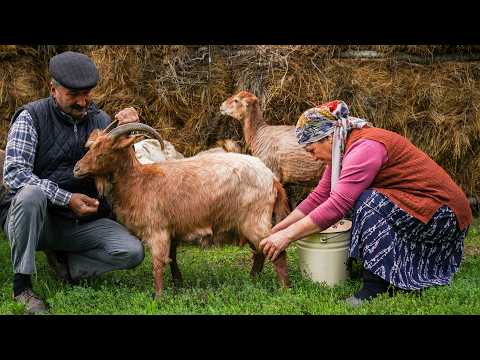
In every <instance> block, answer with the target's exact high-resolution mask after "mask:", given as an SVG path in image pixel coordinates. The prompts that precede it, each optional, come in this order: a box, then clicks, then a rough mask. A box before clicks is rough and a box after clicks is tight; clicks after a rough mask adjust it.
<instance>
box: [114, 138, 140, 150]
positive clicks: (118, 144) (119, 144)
mask: <svg viewBox="0 0 480 360" xmlns="http://www.w3.org/2000/svg"><path fill="white" fill-rule="evenodd" d="M144 137H145V135H143V134H140V135H131V136H127V137H124V136H121V137H119V138H118V139H117V141H115V144H113V146H112V148H113V149H114V150H118V149H124V148H126V147H129V146H131V145H132V144H133V143H134V142H136V141H138V140H139V139H143V138H144Z"/></svg>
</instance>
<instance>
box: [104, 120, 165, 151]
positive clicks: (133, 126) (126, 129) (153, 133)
mask: <svg viewBox="0 0 480 360" xmlns="http://www.w3.org/2000/svg"><path fill="white" fill-rule="evenodd" d="M132 131H141V132H144V133H146V134H147V135H150V137H153V138H154V139H157V140H158V141H159V142H160V147H161V148H162V150H165V144H164V143H163V139H162V137H161V136H160V134H159V133H158V132H157V130H155V129H154V128H152V127H150V126H148V125H146V124H141V123H130V124H124V125H120V126H118V127H116V128H115V129H113V130H111V131H110V132H109V133H108V135H109V136H110V137H111V138H112V139H113V140H115V139H116V138H118V137H119V136H121V135H124V134H128V133H130V132H132Z"/></svg>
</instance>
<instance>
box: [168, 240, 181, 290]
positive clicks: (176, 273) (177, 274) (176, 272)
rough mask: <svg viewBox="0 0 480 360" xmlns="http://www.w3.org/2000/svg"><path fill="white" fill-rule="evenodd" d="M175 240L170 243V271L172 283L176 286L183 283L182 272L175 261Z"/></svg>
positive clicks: (176, 243)
mask: <svg viewBox="0 0 480 360" xmlns="http://www.w3.org/2000/svg"><path fill="white" fill-rule="evenodd" d="M177 245H178V242H177V241H175V240H174V241H172V243H171V245H170V259H171V262H170V271H171V272H172V279H173V284H174V285H175V286H176V287H180V286H182V284H183V279H182V273H181V271H180V268H179V267H178V263H177Z"/></svg>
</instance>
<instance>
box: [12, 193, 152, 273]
mask: <svg viewBox="0 0 480 360" xmlns="http://www.w3.org/2000/svg"><path fill="white" fill-rule="evenodd" d="M47 201H48V200H47V197H46V195H45V194H44V193H43V191H42V190H41V189H40V188H39V187H37V186H35V185H26V186H25V187H23V188H22V189H21V190H20V191H19V192H18V193H17V194H16V195H15V197H14V198H13V199H12V203H11V205H10V208H9V210H8V214H7V220H6V222H5V226H4V230H5V234H6V235H7V238H8V240H9V241H10V246H11V250H12V251H11V258H12V265H13V271H14V273H20V274H32V273H35V272H36V267H35V252H36V251H37V250H54V251H65V252H66V253H67V254H68V265H69V270H70V274H71V276H72V279H75V280H76V279H82V278H88V277H91V276H96V275H100V274H102V273H105V272H107V271H112V270H119V269H129V268H133V267H135V266H137V265H138V264H140V263H141V262H142V260H143V257H144V251H143V245H142V243H141V242H140V241H139V240H138V238H136V237H135V236H133V235H131V234H130V233H129V232H128V230H127V229H126V228H125V227H124V226H122V225H120V224H119V223H117V222H115V221H113V220H110V219H107V218H102V219H98V220H93V221H90V222H86V223H81V222H80V223H77V222H75V221H72V220H67V219H64V218H60V217H58V216H55V215H52V214H51V213H50V212H49V211H48V209H47Z"/></svg>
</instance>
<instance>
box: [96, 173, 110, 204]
mask: <svg viewBox="0 0 480 360" xmlns="http://www.w3.org/2000/svg"><path fill="white" fill-rule="evenodd" d="M95 186H96V188H97V192H98V196H100V197H104V198H107V199H108V198H109V195H110V192H111V191H112V182H111V180H110V177H109V176H95Z"/></svg>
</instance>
